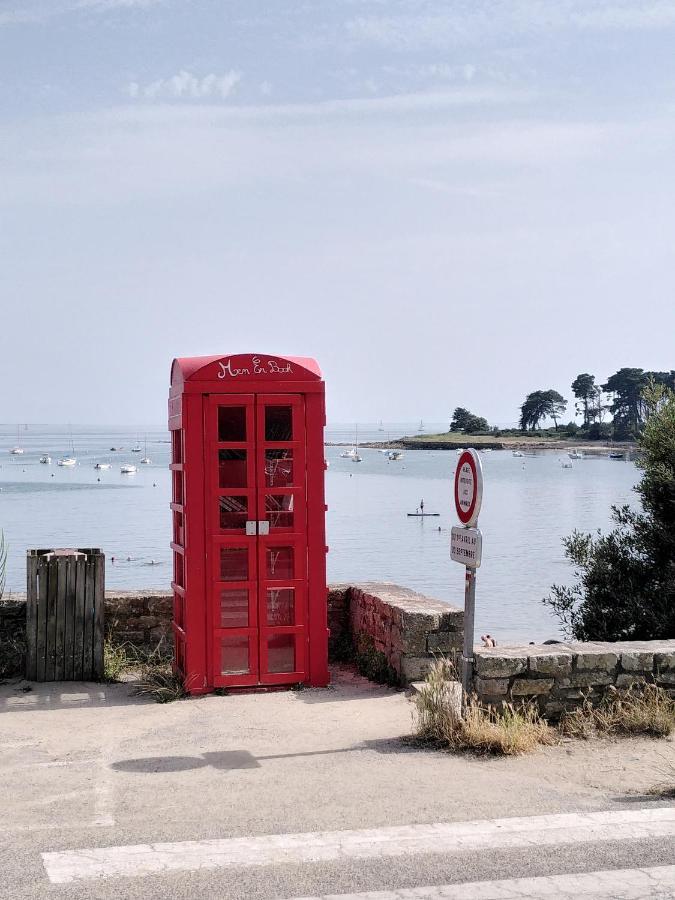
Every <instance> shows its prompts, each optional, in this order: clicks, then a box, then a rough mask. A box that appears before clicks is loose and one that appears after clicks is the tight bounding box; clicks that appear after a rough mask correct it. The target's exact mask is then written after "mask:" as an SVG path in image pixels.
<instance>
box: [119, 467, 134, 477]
mask: <svg viewBox="0 0 675 900" xmlns="http://www.w3.org/2000/svg"><path fill="white" fill-rule="evenodd" d="M120 472H121V473H122V475H135V474H136V472H138V469H137V468H136V466H132V465H126V466H120Z"/></svg>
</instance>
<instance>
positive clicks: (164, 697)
mask: <svg viewBox="0 0 675 900" xmlns="http://www.w3.org/2000/svg"><path fill="white" fill-rule="evenodd" d="M134 694H137V695H138V696H142V697H151V698H152V699H153V700H154V701H155V702H156V703H171V702H172V701H173V700H182V699H183V697H187V691H186V690H185V687H184V685H183V679H182V677H181V675H180V674H178V673H177V672H174V671H173V670H172V668H171V666H170V665H169V664H168V663H154V664H146V665H144V666H143V667H142V669H141V673H140V678H139V680H138V682H137V684H135V685H134Z"/></svg>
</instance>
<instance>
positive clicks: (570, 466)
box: [560, 460, 574, 469]
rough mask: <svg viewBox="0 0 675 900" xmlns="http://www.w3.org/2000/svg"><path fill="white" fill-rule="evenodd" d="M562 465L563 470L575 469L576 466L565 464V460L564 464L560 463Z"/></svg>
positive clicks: (569, 463)
mask: <svg viewBox="0 0 675 900" xmlns="http://www.w3.org/2000/svg"><path fill="white" fill-rule="evenodd" d="M560 465H561V466H562V468H563V469H573V468H574V466H573V465H572V463H571V462H565V461H564V460H563V462H561V463H560Z"/></svg>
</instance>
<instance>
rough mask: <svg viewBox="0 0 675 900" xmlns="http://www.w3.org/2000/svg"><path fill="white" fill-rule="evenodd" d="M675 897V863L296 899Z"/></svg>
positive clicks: (595, 899) (619, 899)
mask: <svg viewBox="0 0 675 900" xmlns="http://www.w3.org/2000/svg"><path fill="white" fill-rule="evenodd" d="M673 896H675V866H654V867H653V868H647V869H614V870H610V871H604V872H585V873H583V874H581V875H548V876H545V877H540V878H509V879H504V880H501V881H472V882H468V883H466V882H465V883H464V884H440V885H430V886H429V887H418V888H402V889H399V890H394V891H366V892H365V893H362V894H324V895H322V896H321V897H298V898H296V900H524V898H530V900H532V898H537V900H544V898H545V900H570V898H575V897H591V898H593V900H646V898H649V897H653V898H657V897H658V898H661V900H663V898H665V897H673Z"/></svg>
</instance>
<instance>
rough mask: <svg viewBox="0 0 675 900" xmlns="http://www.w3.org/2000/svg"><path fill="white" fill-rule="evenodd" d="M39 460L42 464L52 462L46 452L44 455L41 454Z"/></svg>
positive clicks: (45, 464) (48, 464)
mask: <svg viewBox="0 0 675 900" xmlns="http://www.w3.org/2000/svg"><path fill="white" fill-rule="evenodd" d="M39 461H40V462H41V463H42V465H43V466H50V465H51V464H52V458H51V456H50V455H49V454H48V453H45V454H44V456H41V457H40V460H39Z"/></svg>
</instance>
